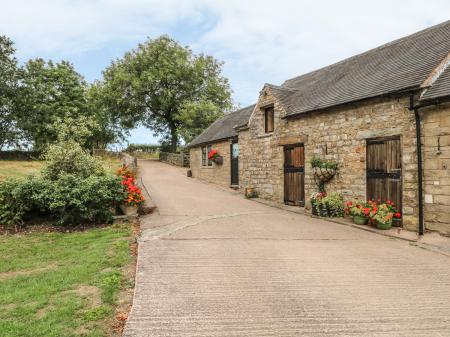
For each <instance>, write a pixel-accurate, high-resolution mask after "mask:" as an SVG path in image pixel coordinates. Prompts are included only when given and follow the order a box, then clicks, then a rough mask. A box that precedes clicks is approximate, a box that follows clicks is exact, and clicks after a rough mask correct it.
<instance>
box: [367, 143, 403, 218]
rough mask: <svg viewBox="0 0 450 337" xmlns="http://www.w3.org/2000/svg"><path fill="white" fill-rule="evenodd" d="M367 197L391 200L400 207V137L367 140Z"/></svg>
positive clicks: (399, 208)
mask: <svg viewBox="0 0 450 337" xmlns="http://www.w3.org/2000/svg"><path fill="white" fill-rule="evenodd" d="M367 199H368V200H369V199H371V200H381V202H386V201H387V200H391V201H393V202H394V203H395V204H396V205H397V208H398V210H399V211H400V212H401V207H402V152H401V146H400V137H389V138H376V139H369V140H368V141H367Z"/></svg>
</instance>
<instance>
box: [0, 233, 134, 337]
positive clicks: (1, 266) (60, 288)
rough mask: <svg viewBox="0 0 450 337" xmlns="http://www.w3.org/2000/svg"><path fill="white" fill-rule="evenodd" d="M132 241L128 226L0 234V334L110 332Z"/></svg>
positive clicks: (31, 336) (127, 283) (127, 281)
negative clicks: (75, 230) (60, 231)
mask: <svg viewBox="0 0 450 337" xmlns="http://www.w3.org/2000/svg"><path fill="white" fill-rule="evenodd" d="M131 241H132V229H131V226H130V225H116V226H111V227H106V228H95V229H89V230H86V231H84V232H74V233H29V234H22V235H12V236H0V335H1V336H5V337H16V336H17V337H39V336H45V337H52V336H55V337H56V336H58V337H60V336H65V337H70V336H91V337H93V336H111V335H113V330H112V325H113V323H114V320H115V314H116V310H117V305H118V302H119V301H118V297H119V296H118V294H119V291H120V290H121V289H122V291H124V290H123V289H124V288H128V293H130V288H132V286H133V280H132V276H131V275H130V274H131V273H130V270H132V269H133V266H134V258H133V257H132V254H131Z"/></svg>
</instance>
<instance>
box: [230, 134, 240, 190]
mask: <svg viewBox="0 0 450 337" xmlns="http://www.w3.org/2000/svg"><path fill="white" fill-rule="evenodd" d="M230 153H231V155H230V157H231V185H233V186H238V185H239V144H238V142H237V141H233V142H232V143H231V145H230Z"/></svg>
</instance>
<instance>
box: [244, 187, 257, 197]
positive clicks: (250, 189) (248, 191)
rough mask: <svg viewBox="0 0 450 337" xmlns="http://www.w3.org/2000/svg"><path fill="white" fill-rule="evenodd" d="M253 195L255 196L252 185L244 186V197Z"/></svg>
mask: <svg viewBox="0 0 450 337" xmlns="http://www.w3.org/2000/svg"><path fill="white" fill-rule="evenodd" d="M254 196H255V189H254V188H253V187H246V188H245V197H246V198H253V197H254Z"/></svg>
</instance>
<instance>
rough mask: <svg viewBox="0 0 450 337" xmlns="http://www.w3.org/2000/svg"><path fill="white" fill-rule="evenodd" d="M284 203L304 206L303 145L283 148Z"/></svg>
mask: <svg viewBox="0 0 450 337" xmlns="http://www.w3.org/2000/svg"><path fill="white" fill-rule="evenodd" d="M284 202H285V203H286V204H288V205H295V206H305V148H304V146H303V144H297V145H286V146H285V147H284Z"/></svg>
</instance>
